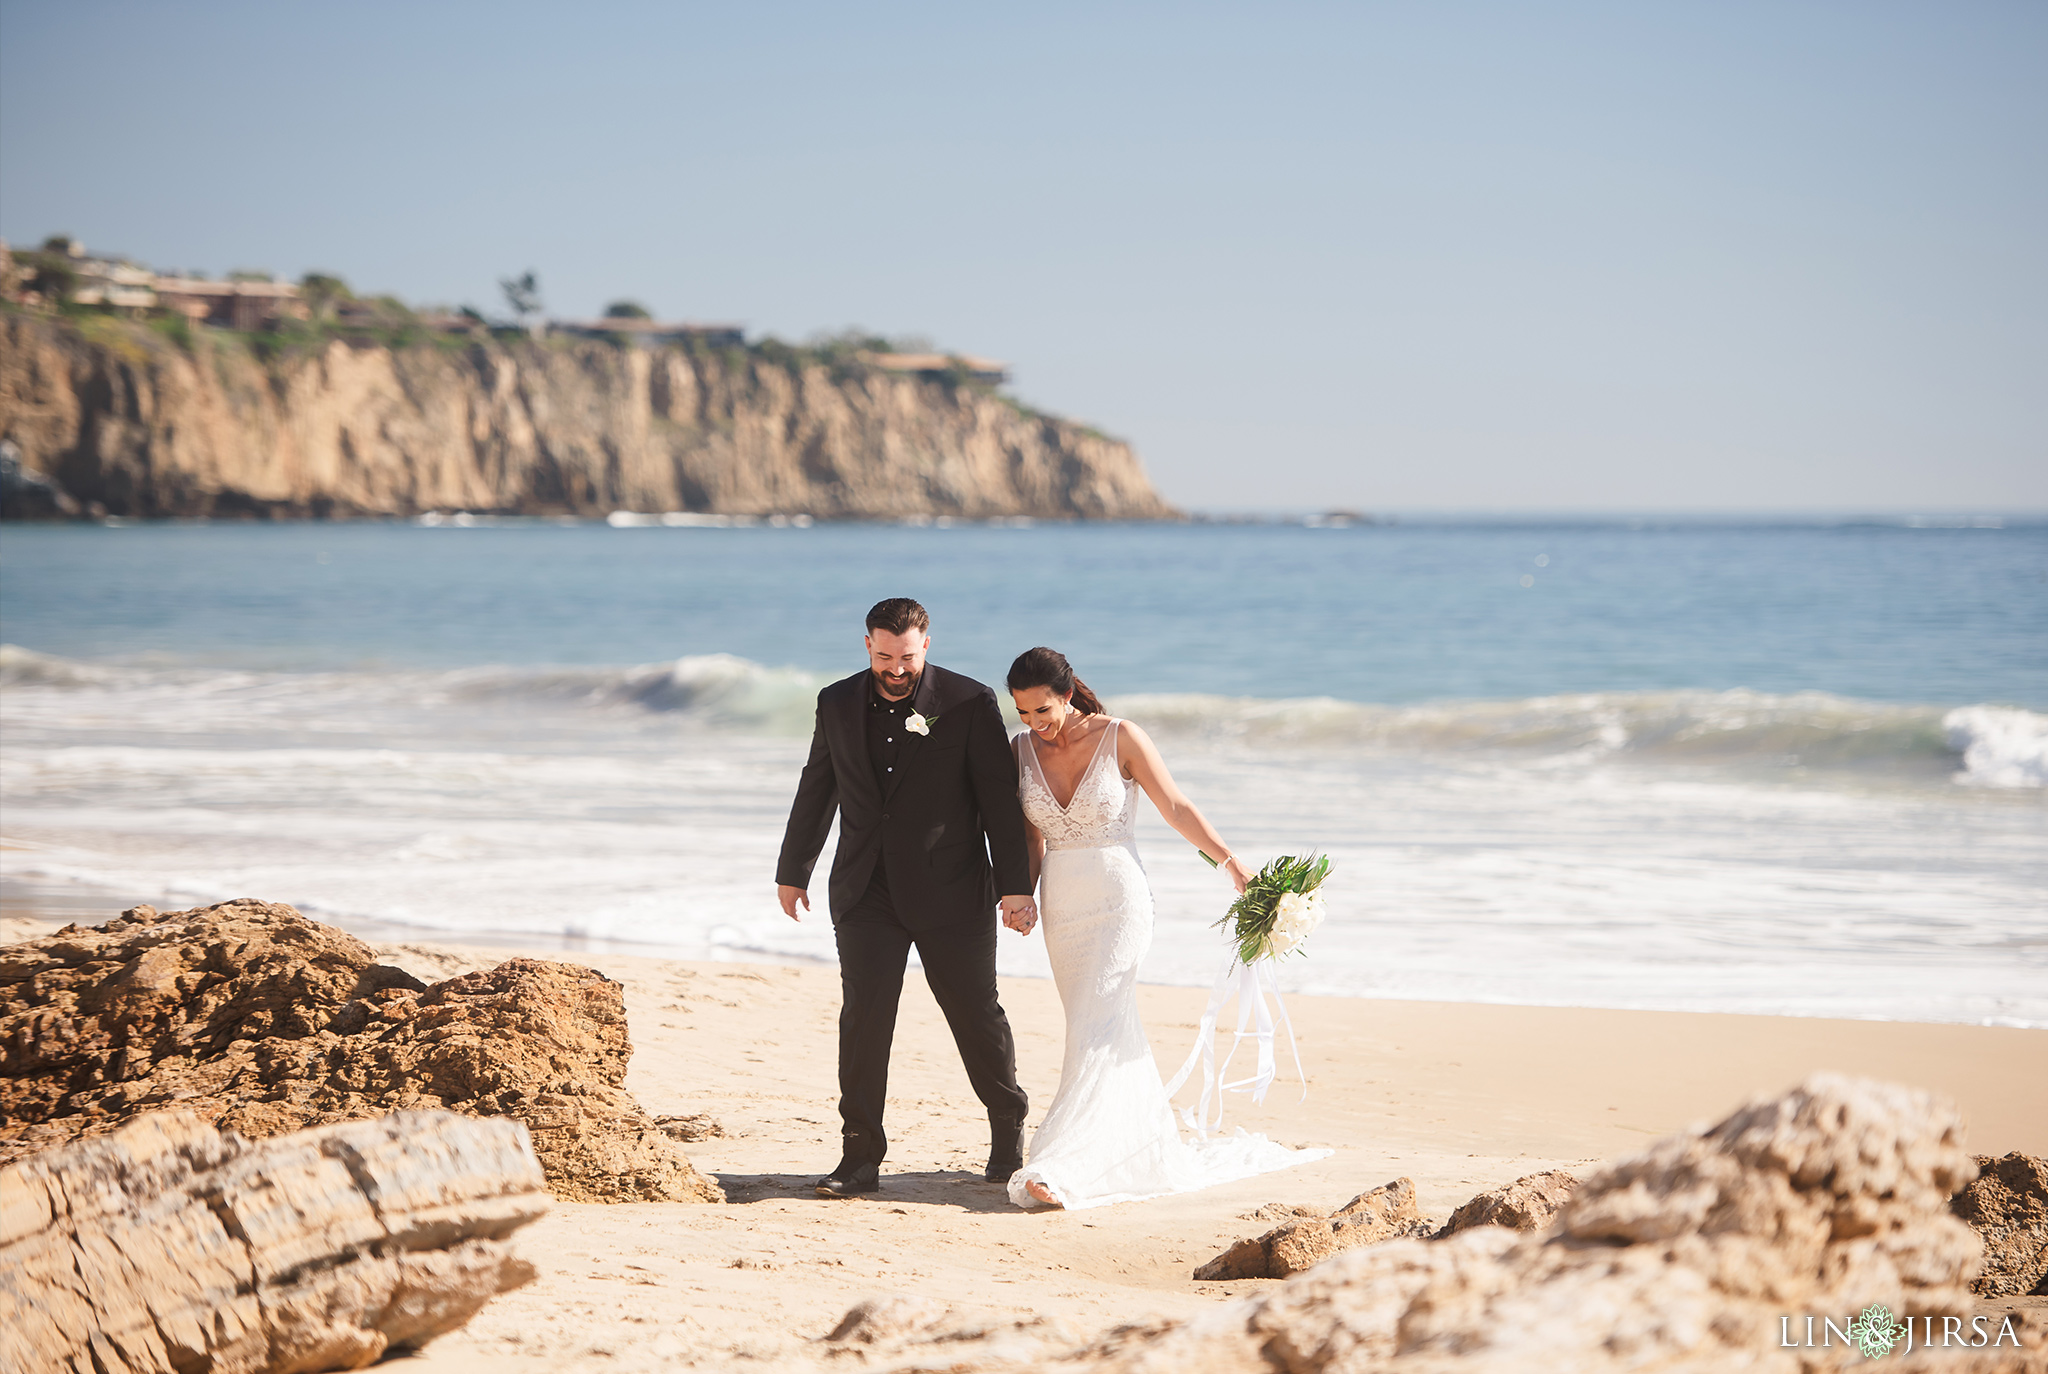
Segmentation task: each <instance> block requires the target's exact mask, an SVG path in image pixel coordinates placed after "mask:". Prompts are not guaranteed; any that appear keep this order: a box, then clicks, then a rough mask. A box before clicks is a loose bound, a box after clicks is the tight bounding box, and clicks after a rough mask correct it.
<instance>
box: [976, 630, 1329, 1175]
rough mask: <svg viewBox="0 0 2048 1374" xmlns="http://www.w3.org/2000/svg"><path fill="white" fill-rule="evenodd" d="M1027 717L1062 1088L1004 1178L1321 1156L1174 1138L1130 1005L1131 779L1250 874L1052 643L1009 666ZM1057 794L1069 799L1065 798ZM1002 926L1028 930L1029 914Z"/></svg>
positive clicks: (1023, 754)
mask: <svg viewBox="0 0 2048 1374" xmlns="http://www.w3.org/2000/svg"><path fill="white" fill-rule="evenodd" d="M1006 681H1007V684H1008V686H1009V689H1010V695H1011V697H1012V698H1013V699H1014V700H1015V702H1016V704H1017V714H1018V715H1019V716H1020V717H1022V718H1023V721H1024V724H1025V726H1026V727H1027V729H1026V730H1025V732H1024V733H1023V734H1021V735H1019V736H1018V737H1017V738H1016V740H1015V741H1014V742H1013V744H1014V747H1015V749H1016V751H1017V774H1018V782H1017V788H1018V795H1019V797H1020V798H1021V800H1022V802H1023V805H1024V818H1025V820H1026V821H1027V822H1028V823H1029V827H1028V829H1029V835H1028V838H1029V841H1030V846H1031V876H1032V878H1033V880H1034V881H1035V882H1037V883H1038V885H1039V909H1040V910H1041V911H1042V912H1043V914H1044V920H1045V948H1046V953H1047V955H1048V956H1049V957H1050V959H1051V961H1052V976H1053V981H1054V983H1055V984H1056V985H1057V986H1058V988H1059V994H1060V1003H1061V1005H1062V1006H1064V1007H1065V1008H1066V1013H1067V1049H1066V1058H1065V1061H1064V1062H1063V1063H1062V1065H1061V1068H1060V1088H1059V1093H1058V1095H1057V1096H1055V1097H1054V1098H1053V1103H1052V1107H1051V1109H1050V1110H1048V1111H1047V1112H1046V1115H1045V1121H1044V1123H1043V1124H1042V1125H1040V1126H1039V1128H1038V1131H1037V1133H1036V1134H1035V1135H1034V1136H1033V1137H1032V1140H1031V1155H1030V1162H1029V1163H1028V1164H1027V1165H1026V1166H1025V1167H1024V1168H1023V1169H1020V1170H1019V1171H1018V1172H1017V1173H1016V1174H1014V1175H1013V1176H1012V1177H1011V1179H1010V1200H1011V1201H1012V1202H1014V1203H1016V1204H1017V1205H1018V1206H1019V1207H1029V1206H1032V1205H1033V1204H1034V1203H1035V1204H1038V1205H1042V1206H1051V1207H1071V1208H1080V1207H1097V1206H1101V1205H1102V1204H1104V1203H1109V1202H1131V1201H1136V1200H1138V1199H1140V1198H1150V1197H1160V1196H1162V1195H1164V1194H1167V1193H1184V1192H1188V1191H1190V1190H1192V1189H1195V1188H1207V1187H1209V1186H1211V1185H1213V1184H1217V1183H1227V1182H1229V1181H1230V1180H1232V1179H1239V1178H1247V1177H1249V1176H1251V1175H1253V1174H1261V1173H1265V1172H1267V1171H1269V1170H1272V1169H1284V1168H1287V1167H1288V1166H1289V1165H1293V1164H1302V1163H1306V1162H1307V1161H1309V1160H1312V1159H1320V1158H1322V1157H1323V1156H1324V1155H1327V1154H1328V1153H1329V1151H1328V1150H1289V1149H1286V1148H1285V1147H1283V1146H1280V1145H1276V1144H1274V1143H1273V1142H1272V1141H1270V1140H1267V1139H1266V1138H1265V1137H1264V1136H1260V1135H1250V1134H1247V1133H1246V1132H1245V1131H1243V1130H1241V1129H1240V1130H1239V1131H1238V1132H1237V1133H1236V1134H1235V1135H1232V1136H1227V1137H1218V1138H1216V1139H1210V1140H1200V1141H1195V1142H1192V1143H1188V1142H1183V1141H1182V1140H1181V1138H1180V1132H1179V1131H1178V1130H1177V1129H1176V1128H1175V1126H1174V1121H1173V1109H1172V1108H1171V1107H1170V1106H1168V1105H1167V1100H1166V1091H1165V1088H1164V1086H1163V1085H1162V1084H1161V1083H1160V1080H1159V1069H1158V1066H1157V1065H1155V1064H1154V1063H1153V1062H1152V1047H1151V1045H1150V1044H1149V1043H1148V1042H1147V1041H1146V1039H1145V1027H1144V1024H1143V1023H1142V1022H1141V1021H1140V1020H1139V1019H1138V994H1137V981H1138V963H1139V961H1140V960H1141V959H1143V958H1144V956H1145V951H1146V950H1147V949H1148V948H1149V947H1150V946H1151V944H1152V890H1151V888H1150V887H1148V886H1147V885H1146V882H1145V870H1144V869H1143V868H1142V867H1140V865H1139V863H1138V848H1137V843H1136V840H1135V831H1136V826H1137V797H1136V792H1137V789H1138V788H1140V787H1142V788H1144V789H1145V795H1147V796H1149V797H1150V798H1151V799H1152V803H1153V805H1155V806H1157V807H1158V808H1159V814H1160V815H1161V816H1163V817H1165V818H1166V823H1167V824H1168V825H1170V826H1172V827H1173V828H1174V829H1175V830H1177V831H1179V832H1180V833H1181V834H1182V835H1183V836H1185V837H1186V838H1187V839H1188V840H1189V841H1190V842H1191V843H1193V844H1195V845H1198V846H1199V847H1200V848H1201V849H1202V850H1203V851H1204V852H1205V853H1208V854H1210V855H1213V856H1215V857H1216V858H1217V859H1218V860H1219V865H1218V866H1219V867H1220V868H1221V869H1222V870H1223V872H1224V873H1226V874H1228V875H1229V877H1230V880H1231V881H1232V882H1233V883H1235V884H1236V885H1237V890H1238V891H1239V892H1243V891H1244V888H1245V883H1246V882H1247V880H1248V879H1249V878H1250V876H1251V875H1250V874H1248V873H1247V872H1246V871H1245V868H1244V865H1243V864H1241V863H1239V862H1238V860H1237V859H1236V857H1235V856H1233V855H1232V854H1231V853H1230V849H1229V846H1227V845H1225V844H1224V843H1223V838H1222V836H1220V835H1218V834H1217V833H1216V829H1215V827H1214V826H1212V825H1210V824H1209V822H1208V821H1207V819H1205V818H1204V817H1203V815H1202V813H1201V812H1200V811H1198V810H1196V809H1195V804H1194V803H1193V802H1191V801H1189V800H1188V799H1187V797H1186V796H1184V795H1183V794H1182V793H1181V790H1180V788H1178V787H1176V786H1175V785H1174V781H1173V778H1172V776H1171V775H1170V774H1169V773H1168V772H1167V771H1166V765H1165V763H1163V762H1162V761H1161V760H1160V757H1159V751H1158V750H1157V749H1155V748H1154V747H1153V745H1152V741H1151V740H1150V739H1149V738H1148V737H1147V736H1146V734H1145V732H1144V731H1143V730H1141V729H1139V728H1138V727H1137V726H1135V725H1133V724H1131V723H1130V722H1129V721H1124V720H1118V719H1116V718H1115V717H1113V716H1110V715H1107V714H1105V713H1104V711H1103V709H1102V703H1101V702H1099V701H1097V700H1096V699H1095V694H1094V693H1093V692H1091V691H1089V690H1088V686H1087V684H1086V683H1084V682H1082V681H1081V680H1080V679H1079V678H1078V677H1076V676H1074V670H1073V668H1071V667H1070V666H1069V665H1068V663H1067V660H1066V657H1065V656H1064V655H1062V654H1059V653H1056V652H1055V651H1053V650H1051V649H1045V648H1038V649H1032V650H1029V651H1027V652H1025V653H1023V654H1019V655H1018V656H1017V661H1016V662H1015V663H1012V664H1011V665H1010V673H1009V677H1008V678H1007V680H1006ZM1062 798H1064V800H1062ZM1005 919H1006V920H1009V921H1010V926H1011V929H1013V930H1016V931H1017V932H1018V933H1019V934H1024V935H1029V934H1030V933H1031V930H1032V927H1033V926H1034V925H1035V924H1036V923H1037V919H1038V918H1037V916H1035V915H1032V914H1028V913H1027V914H1020V915H1018V916H1016V917H1015V918H1014V919H1013V918H1008V917H1006V918H1005Z"/></svg>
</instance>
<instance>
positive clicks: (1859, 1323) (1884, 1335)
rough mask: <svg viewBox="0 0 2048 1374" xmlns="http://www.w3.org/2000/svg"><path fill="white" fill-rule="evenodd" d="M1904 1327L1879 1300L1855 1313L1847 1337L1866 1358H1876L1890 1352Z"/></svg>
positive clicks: (1902, 1332) (1903, 1331)
mask: <svg viewBox="0 0 2048 1374" xmlns="http://www.w3.org/2000/svg"><path fill="white" fill-rule="evenodd" d="M1904 1333H1905V1328H1904V1326H1903V1325H1901V1324H1900V1322H1899V1319H1898V1318H1897V1317H1894V1316H1893V1315H1892V1310H1891V1309H1890V1308H1889V1307H1886V1306H1885V1305H1884V1304H1883V1303H1881V1302H1874V1303H1872V1304H1870V1306H1868V1307H1866V1308H1864V1309H1863V1310H1862V1311H1861V1312H1859V1313H1857V1314H1856V1320H1854V1321H1852V1322H1850V1323H1849V1339H1850V1340H1852V1341H1854V1342H1856V1348H1857V1349H1858V1350H1859V1351H1861V1352H1862V1353H1863V1355H1864V1357H1865V1358H1866V1359H1872V1360H1875V1359H1878V1358H1881V1357H1882V1356H1885V1355H1889V1354H1891V1353H1892V1347H1893V1346H1894V1345H1896V1344H1898V1340H1899V1337H1900V1336H1901V1335H1903V1334H1904Z"/></svg>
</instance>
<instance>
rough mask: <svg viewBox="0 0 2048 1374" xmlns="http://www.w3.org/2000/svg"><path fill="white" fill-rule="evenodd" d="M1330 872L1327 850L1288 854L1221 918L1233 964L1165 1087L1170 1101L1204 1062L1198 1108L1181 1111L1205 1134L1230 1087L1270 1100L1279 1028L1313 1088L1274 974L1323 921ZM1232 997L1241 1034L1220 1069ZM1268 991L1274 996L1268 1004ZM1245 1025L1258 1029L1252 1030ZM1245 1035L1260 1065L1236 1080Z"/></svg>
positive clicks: (1217, 1122)
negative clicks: (1220, 1038) (1220, 1026)
mask: <svg viewBox="0 0 2048 1374" xmlns="http://www.w3.org/2000/svg"><path fill="white" fill-rule="evenodd" d="M1196 852H1197V853H1201V854H1202V857H1203V858H1204V859H1208V861H1209V866H1210V867H1211V868H1214V867H1216V860H1214V859H1210V858H1209V856H1208V854H1206V853H1203V852H1202V851H1200V850H1197V851H1196ZM1329 875H1330V861H1329V859H1328V858H1327V857H1326V856H1324V855H1321V854H1308V855H1304V856H1301V857H1296V856H1295V855H1293V854H1283V855H1281V856H1280V857H1279V858H1277V859H1275V860H1273V862H1271V863H1269V864H1267V865H1266V866H1265V867H1264V868H1262V869H1260V870H1259V871H1258V872H1257V873H1256V874H1254V875H1253V876H1252V879H1251V881H1250V882H1248V883H1246V884H1245V887H1244V892H1243V893H1242V894H1241V895H1240V896H1239V897H1238V899H1237V900H1236V901H1235V902H1232V903H1231V904H1230V910H1228V911H1226V912H1224V913H1223V917H1222V919H1221V920H1219V921H1217V922H1216V924H1217V925H1219V926H1229V927H1230V939H1231V945H1232V947H1233V953H1232V955H1231V959H1230V966H1229V967H1228V968H1226V969H1224V970H1223V976H1222V977H1220V978H1218V979H1217V980H1216V986H1215V988H1213V989H1212V990H1211V991H1210V993H1209V1005H1208V1007H1207V1009H1205V1010H1204V1011H1203V1013H1202V1021H1201V1024H1200V1025H1199V1026H1198V1027H1197V1028H1196V1030H1195V1047H1194V1049H1192V1050H1190V1051H1189V1052H1188V1058H1187V1062H1186V1063H1185V1064H1182V1065H1181V1066H1180V1072H1179V1073H1177V1074H1175V1075H1174V1076H1173V1081H1172V1082H1171V1083H1168V1084H1167V1085H1166V1095H1167V1097H1168V1098H1169V1099H1170V1098H1172V1096H1173V1095H1174V1094H1175V1093H1177V1092H1179V1091H1180V1085H1181V1084H1183V1083H1185V1082H1187V1081H1188V1076H1189V1075H1190V1074H1192V1073H1193V1072H1194V1071H1195V1067H1196V1065H1198V1064H1199V1065H1200V1066H1201V1069H1202V1099H1201V1102H1200V1103H1199V1104H1198V1105H1197V1106H1196V1107H1195V1108H1194V1110H1192V1111H1190V1110H1189V1109H1188V1108H1186V1107H1183V1108H1181V1109H1180V1114H1181V1118H1182V1119H1183V1120H1185V1121H1186V1122H1187V1123H1188V1125H1189V1126H1191V1127H1193V1128H1194V1130H1195V1133H1196V1134H1197V1135H1199V1136H1201V1137H1202V1138H1203V1139H1207V1138H1208V1137H1209V1136H1210V1135H1211V1134H1212V1133H1213V1132H1215V1131H1219V1130H1221V1129H1222V1128H1223V1094H1224V1093H1227V1092H1248V1093H1250V1094H1251V1095H1252V1101H1254V1102H1263V1101H1265V1100H1266V1089H1267V1088H1269V1087H1271V1086H1272V1085H1273V1079H1274V1076H1275V1075H1276V1074H1277V1073H1278V1072H1279V1061H1278V1056H1277V1054H1276V1053H1275V1049H1276V1040H1277V1038H1278V1032H1281V1031H1285V1032H1286V1035H1287V1045H1288V1048H1289V1050H1290V1051H1292V1052H1293V1055H1294V1072H1295V1073H1296V1075H1298V1076H1299V1077H1300V1078H1301V1080H1302V1088H1301V1090H1302V1093H1303V1095H1304V1096H1306V1095H1307V1093H1308V1076H1307V1075H1306V1074H1303V1073H1302V1070H1301V1052H1300V1050H1298V1049H1296V1048H1295V1045H1294V1023H1293V1022H1292V1021H1291V1020H1290V1019H1289V1018H1288V1015H1287V1004H1286V1003H1285V1002H1283V1001H1281V999H1280V984H1279V983H1278V981H1276V980H1275V978H1274V976H1273V966H1274V965H1275V964H1277V963H1278V962H1279V961H1280V956H1281V955H1283V954H1292V953H1294V952H1296V951H1297V950H1299V949H1300V948H1301V943H1302V941H1304V940H1306V939H1308V937H1309V934H1310V933H1311V932H1312V931H1314V930H1315V928H1316V927H1317V926H1319V925H1321V924H1322V923H1323V897H1322V894H1321V893H1320V892H1318V891H1317V890H1316V889H1317V888H1319V887H1321V886H1322V885H1323V879H1324V878H1327V877H1328V876H1329ZM1232 997H1235V998H1236V999H1237V1035H1236V1036H1235V1037H1234V1038H1233V1039H1232V1040H1231V1042H1230V1053H1229V1054H1228V1055H1226V1056H1224V1059H1223V1066H1222V1067H1221V1068H1220V1069H1219V1068H1218V1067H1217V1066H1216V1021H1217V1018H1218V1017H1219V1016H1220V1015H1221V1014H1222V1011H1223V1007H1224V1004H1225V1003H1227V1002H1228V1001H1229V1000H1230V999H1231V998H1232ZM1268 997H1271V998H1272V1005H1271V1006H1270V1007H1269V1006H1268V1005H1267V1001H1266V999H1267V998H1268ZM1247 1026H1250V1027H1251V1028H1252V1029H1250V1030H1249V1031H1247V1029H1246V1027H1247ZM1247 1035H1250V1036H1251V1038H1252V1039H1253V1040H1254V1041H1256V1042H1257V1044H1258V1052H1259V1065H1258V1068H1257V1070H1256V1071H1254V1072H1253V1074H1252V1075H1251V1077H1249V1078H1240V1079H1237V1080H1235V1081H1232V1080H1231V1079H1230V1078H1229V1076H1228V1075H1229V1072H1230V1061H1231V1059H1233V1058H1235V1057H1236V1055H1237V1047H1238V1045H1239V1044H1241V1043H1242V1042H1243V1041H1244V1039H1245V1037H1246V1036H1247ZM1212 1103H1213V1104H1214V1106H1215V1111H1214V1113H1213V1114H1212V1113H1211V1111H1210V1105H1211V1104H1212Z"/></svg>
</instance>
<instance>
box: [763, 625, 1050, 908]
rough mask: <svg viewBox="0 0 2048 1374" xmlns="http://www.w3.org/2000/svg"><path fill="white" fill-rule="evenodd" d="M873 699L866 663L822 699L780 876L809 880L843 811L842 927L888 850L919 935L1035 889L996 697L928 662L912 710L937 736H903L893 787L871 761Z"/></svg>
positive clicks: (836, 904)
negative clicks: (870, 706) (870, 710)
mask: <svg viewBox="0 0 2048 1374" xmlns="http://www.w3.org/2000/svg"><path fill="white" fill-rule="evenodd" d="M867 702H868V672H867V670H866V669H865V668H864V669H862V670H861V671H860V672H858V673H855V674H854V675H853V676H852V677H849V678H843V679H841V680H840V681H838V682H835V683H833V684H832V685H831V686H829V687H827V688H825V689H824V690H823V691H821V692H819V693H818V725H817V729H816V731H815V732H814V733H813V734H812V735H811V756H810V758H809V759H808V760H807V761H806V762H805V764H804V772H803V777H802V779H801V780H800V781H799V782H798V783H797V785H796V801H795V803H794V804H792V805H791V807H790V809H789V828H788V830H786V831H785V832H784V834H783V837H782V855H781V857H780V858H779V859H777V860H776V864H775V881H776V882H777V883H780V884H783V885H785V886H788V887H804V888H808V887H809V886H810V885H811V870H812V868H814V867H815V866H816V865H817V862H818V851H820V850H821V849H823V848H824V847H825V836H826V834H827V833H829V832H830V830H831V828H832V813H833V812H834V811H835V810H836V811H838V813H839V852H838V854H837V855H836V856H835V857H834V858H833V860H832V882H831V900H832V915H833V918H834V919H835V920H836V919H837V918H839V917H840V916H842V915H844V914H845V913H846V912H848V911H851V910H852V909H853V907H854V904H855V903H857V902H859V901H860V899H861V898H862V897H863V896H865V895H866V893H867V890H868V883H869V881H870V880H871V879H872V878H873V877H874V873H875V865H876V864H878V863H881V862H883V860H884V856H885V855H886V856H887V862H888V869H887V872H888V876H889V892H890V895H891V896H892V897H893V898H894V899H895V905H896V915H897V918H898V919H899V920H901V921H902V922H903V924H904V925H905V926H907V927H908V928H910V929H911V930H928V929H931V928H933V927H935V926H941V925H945V924H947V923H948V922H952V921H962V920H966V919H968V918H970V917H973V916H986V915H988V914H990V913H991V912H993V911H994V910H995V905H996V897H997V895H998V894H1002V895H1011V896H1013V895H1019V894H1023V893H1028V892H1030V891H1031V862H1030V859H1029V857H1028V854H1027V851H1026V849H1025V843H1024V812H1023V809H1022V807H1020V806H1019V805H1018V803H1017V763H1016V756H1015V755H1013V754H1012V753H1011V752H1010V741H1009V733H1008V731H1006V730H1005V729H1004V728H1003V717H1002V713H1001V712H1000V711H999V710H998V709H997V707H996V695H995V693H994V692H992V691H990V690H989V689H988V688H987V687H985V686H983V685H982V684H981V683H979V682H976V681H975V680H974V679H973V678H971V677H962V676H961V675H960V674H958V673H952V672H948V671H946V670H945V669H944V668H941V667H939V666H937V665H936V664H931V663H927V664H926V665H925V669H924V675H923V676H922V677H921V678H919V679H918V684H917V691H916V692H915V693H914V694H913V695H912V698H911V705H912V706H913V707H914V708H915V709H916V710H917V711H918V712H919V713H920V714H921V715H923V716H925V717H926V718H927V719H929V720H930V721H931V722H932V724H931V734H930V735H929V736H928V737H927V736H921V735H917V734H911V735H910V736H908V738H906V739H905V740H904V741H903V752H902V754H901V755H900V756H899V757H898V759H897V762H896V775H895V777H894V779H893V780H892V781H891V783H890V784H889V786H888V787H887V788H886V790H885V789H884V788H883V787H882V786H880V785H879V784H877V783H876V781H875V772H874V768H873V767H872V766H871V765H870V763H869V761H868V740H867V714H866V713H867Z"/></svg>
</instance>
